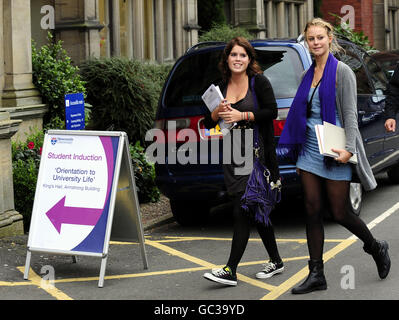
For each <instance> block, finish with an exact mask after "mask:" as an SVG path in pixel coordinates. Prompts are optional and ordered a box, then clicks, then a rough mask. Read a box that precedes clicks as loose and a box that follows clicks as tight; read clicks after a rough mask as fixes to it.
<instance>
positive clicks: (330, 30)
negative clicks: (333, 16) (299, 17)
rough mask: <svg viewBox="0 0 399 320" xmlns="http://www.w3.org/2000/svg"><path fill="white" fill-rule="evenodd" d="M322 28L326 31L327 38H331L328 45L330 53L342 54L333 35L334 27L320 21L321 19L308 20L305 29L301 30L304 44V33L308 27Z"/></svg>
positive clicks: (341, 49)
mask: <svg viewBox="0 0 399 320" xmlns="http://www.w3.org/2000/svg"><path fill="white" fill-rule="evenodd" d="M313 26H316V27H322V28H324V29H326V31H327V35H328V37H331V38H332V41H331V43H330V52H331V53H333V54H334V53H338V52H343V51H344V49H343V48H342V47H341V46H340V45H339V44H338V41H337V38H336V37H335V35H334V27H333V26H332V24H331V23H329V22H327V21H325V20H323V19H321V18H313V19H312V20H310V21H309V22H308V23H306V26H305V29H304V30H303V33H302V35H303V38H304V39H305V43H306V45H307V42H306V32H307V31H308V29H309V27H313Z"/></svg>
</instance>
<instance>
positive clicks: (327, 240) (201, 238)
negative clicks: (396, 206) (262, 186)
mask: <svg viewBox="0 0 399 320" xmlns="http://www.w3.org/2000/svg"><path fill="white" fill-rule="evenodd" d="M165 239H167V240H154V241H155V242H162V243H165V242H177V241H194V240H212V241H231V238H217V237H174V236H166V237H165ZM344 240H345V239H326V240H325V242H342V241H344ZM248 241H249V242H262V239H260V238H251V239H249V240H248ZM276 241H277V242H297V243H306V239H276Z"/></svg>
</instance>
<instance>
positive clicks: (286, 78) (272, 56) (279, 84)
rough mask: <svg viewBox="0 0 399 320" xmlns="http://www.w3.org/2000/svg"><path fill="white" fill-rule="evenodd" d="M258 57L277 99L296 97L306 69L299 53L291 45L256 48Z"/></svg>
mask: <svg viewBox="0 0 399 320" xmlns="http://www.w3.org/2000/svg"><path fill="white" fill-rule="evenodd" d="M256 58H257V61H258V63H259V65H260V66H261V68H262V70H263V71H264V72H263V73H264V75H265V76H266V77H267V78H268V79H269V81H270V83H271V85H272V87H273V91H274V96H275V97H276V99H279V98H293V97H295V94H296V91H297V89H298V86H299V84H300V82H301V74H302V72H303V70H304V68H303V64H302V62H301V60H300V57H299V55H298V53H297V52H296V51H295V50H294V49H292V48H289V47H282V46H279V47H277V46H270V47H261V48H256Z"/></svg>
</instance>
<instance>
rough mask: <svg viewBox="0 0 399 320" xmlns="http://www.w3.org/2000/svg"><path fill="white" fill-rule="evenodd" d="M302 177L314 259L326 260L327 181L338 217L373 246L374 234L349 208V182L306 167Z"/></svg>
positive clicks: (311, 254) (367, 243)
mask: <svg viewBox="0 0 399 320" xmlns="http://www.w3.org/2000/svg"><path fill="white" fill-rule="evenodd" d="M301 180H302V186H303V190H304V196H305V207H306V237H307V242H308V249H309V255H310V259H312V260H322V255H323V245H324V227H323V212H322V187H323V180H324V181H325V189H326V192H327V198H328V201H329V204H330V208H331V213H332V216H333V218H334V220H335V221H336V222H338V223H339V224H340V225H342V226H344V227H345V228H346V229H348V230H349V231H350V232H352V233H353V234H354V235H356V236H357V237H358V238H359V239H361V240H362V241H363V242H364V244H365V246H367V247H369V246H371V244H372V242H373V240H374V237H373V235H372V234H371V232H370V230H369V229H368V228H367V226H366V224H365V223H364V222H363V221H362V220H361V219H360V218H359V217H358V216H356V215H354V214H351V213H349V212H348V211H347V204H348V198H349V181H336V180H328V179H323V178H320V177H319V176H316V175H314V174H312V173H310V172H307V171H303V170H301Z"/></svg>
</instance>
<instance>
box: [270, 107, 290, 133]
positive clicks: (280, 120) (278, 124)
mask: <svg viewBox="0 0 399 320" xmlns="http://www.w3.org/2000/svg"><path fill="white" fill-rule="evenodd" d="M289 110H290V109H289V108H282V109H278V114H277V119H275V120H273V127H274V135H275V136H277V137H279V136H281V133H282V132H283V128H284V125H285V121H286V119H287V115H288V111H289Z"/></svg>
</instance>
